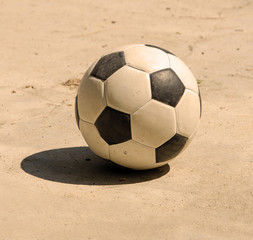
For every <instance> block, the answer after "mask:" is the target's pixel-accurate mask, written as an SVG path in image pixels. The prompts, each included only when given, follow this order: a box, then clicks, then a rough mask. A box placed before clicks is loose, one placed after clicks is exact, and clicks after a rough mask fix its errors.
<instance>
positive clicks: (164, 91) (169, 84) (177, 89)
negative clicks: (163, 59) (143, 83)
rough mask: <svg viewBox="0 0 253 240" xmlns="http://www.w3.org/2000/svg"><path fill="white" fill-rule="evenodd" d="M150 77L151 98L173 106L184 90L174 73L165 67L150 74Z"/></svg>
mask: <svg viewBox="0 0 253 240" xmlns="http://www.w3.org/2000/svg"><path fill="white" fill-rule="evenodd" d="M150 79H151V90H152V98H153V99H156V100H158V101H160V102H163V103H166V104H168V105H170V106H172V107H175V106H176V105H177V103H178V102H179V100H180V99H181V97H182V95H183V94H184V90H185V86H184V84H183V83H182V82H181V80H180V79H179V78H178V76H177V75H176V73H175V72H174V71H173V70H172V69H170V68H167V69H163V70H160V71H157V72H154V73H152V74H150Z"/></svg>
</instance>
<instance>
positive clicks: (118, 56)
mask: <svg viewBox="0 0 253 240" xmlns="http://www.w3.org/2000/svg"><path fill="white" fill-rule="evenodd" d="M125 64H126V61H125V55H124V52H115V53H111V54H108V55H106V56H104V57H102V58H100V60H99V61H98V62H97V64H96V65H95V67H94V68H93V70H92V72H91V74H90V75H91V76H93V77H96V78H99V79H101V80H103V81H105V80H106V79H107V78H108V77H110V76H111V75H112V74H113V73H114V72H116V71H117V70H118V69H120V68H121V67H123V66H124V65H125Z"/></svg>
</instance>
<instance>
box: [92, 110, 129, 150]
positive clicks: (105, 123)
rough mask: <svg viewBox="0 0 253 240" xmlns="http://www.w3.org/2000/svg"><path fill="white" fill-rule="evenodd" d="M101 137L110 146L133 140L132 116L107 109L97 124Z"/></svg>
mask: <svg viewBox="0 0 253 240" xmlns="http://www.w3.org/2000/svg"><path fill="white" fill-rule="evenodd" d="M95 126H96V127H97V129H98V131H99V134H100V136H101V137H102V138H103V139H104V140H105V141H106V142H107V143H108V144H109V145H112V144H118V143H122V142H125V141H127V140H130V139H131V126H130V115H129V114H126V113H123V112H120V111H117V110H115V109H113V108H110V107H106V108H105V109H104V111H103V112H102V113H101V114H100V115H99V117H98V119H97V120H96V122H95Z"/></svg>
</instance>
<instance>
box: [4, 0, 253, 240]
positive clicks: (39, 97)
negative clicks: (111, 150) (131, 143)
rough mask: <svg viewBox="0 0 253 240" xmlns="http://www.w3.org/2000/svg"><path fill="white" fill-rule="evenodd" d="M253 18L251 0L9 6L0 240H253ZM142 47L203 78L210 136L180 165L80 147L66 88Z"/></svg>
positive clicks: (201, 133)
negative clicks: (125, 161) (133, 168)
mask: <svg viewBox="0 0 253 240" xmlns="http://www.w3.org/2000/svg"><path fill="white" fill-rule="evenodd" d="M252 22H253V4H252V1H250V0H248V1H246V0H245V1H244V0H224V1H218V0H213V1H205V2H204V1H201V0H192V1H187V0H180V1H162V0H157V1H155V0H149V1H145V0H138V1H130V0H129V1H126V0H121V1H116V0H115V1H98V0H94V1H88V0H86V1H84V0H74V1H67V0H62V1H49V0H47V1H42V0H37V1H32V0H30V1H29V0H23V1H14V0H9V1H7V0H1V1H0V56H1V60H0V240H7V239H8V240H9V239H11V240H21V239H22V240H23V239H24V240H28V239H29V240H33V239H37V240H42V239H46V240H49V239H50V240H56V239H57V240H59V239H75V240H79V239H80V240H81V239H82V240H83V239H105V240H106V239H108V240H109V239H110V240H112V239H182V240H184V239H194V240H195V239H201V240H202V239H215V240H217V239H222V240H223V239H235V240H238V239H253V177H252V172H253V146H252V145H253V142H252V132H253V82H252V81H253V62H252V53H253V28H252ZM130 43H149V44H154V45H158V46H161V47H164V48H166V49H168V50H170V51H172V52H174V53H175V54H176V55H178V56H179V57H180V58H181V59H183V60H184V61H185V62H186V63H187V65H188V66H190V68H191V69H192V71H193V73H194V74H195V76H196V78H197V79H198V80H201V81H200V82H201V84H200V89H201V93H202V99H203V115H202V121H201V124H200V126H199V130H198V133H197V134H196V137H195V140H194V141H193V142H192V143H191V145H190V146H189V148H188V149H187V150H186V151H185V152H184V153H183V154H182V155H181V156H180V157H179V158H177V159H176V160H175V161H173V162H171V164H170V169H169V167H168V166H167V167H165V168H163V169H160V170H159V169H157V170H154V171H151V172H150V171H149V172H147V173H133V172H128V171H124V170H120V171H119V170H117V168H115V167H112V166H110V165H108V164H107V163H105V162H103V161H102V160H101V159H99V158H97V157H95V156H94V155H93V154H92V153H91V152H90V150H89V149H88V148H87V147H83V148H80V146H84V145H85V142H84V140H83V139H82V137H81V135H80V133H79V130H78V129H77V127H76V123H75V117H74V97H75V94H76V86H75V85H72V86H64V85H62V83H64V82H66V81H68V80H76V79H77V80H76V83H78V79H80V78H81V77H82V75H83V73H84V71H85V70H86V68H87V67H88V66H89V65H90V64H91V63H92V61H94V60H95V59H96V58H97V57H98V56H100V55H101V54H102V53H104V52H105V51H107V49H109V48H112V47H115V46H120V45H125V44H130ZM74 82H75V81H74ZM77 147H79V148H77ZM59 148H61V149H59ZM43 151H46V152H43ZM29 156H30V157H29ZM90 159H91V160H90Z"/></svg>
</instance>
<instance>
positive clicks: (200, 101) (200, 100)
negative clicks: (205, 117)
mask: <svg viewBox="0 0 253 240" xmlns="http://www.w3.org/2000/svg"><path fill="white" fill-rule="evenodd" d="M199 103H200V116H199V117H201V116H202V99H201V95H200V91H199Z"/></svg>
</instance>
